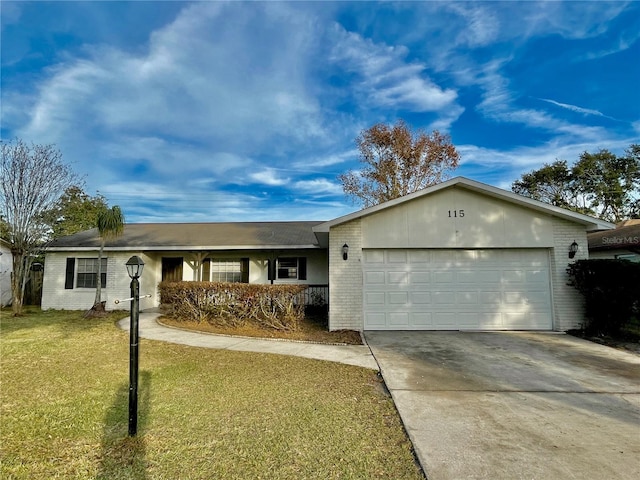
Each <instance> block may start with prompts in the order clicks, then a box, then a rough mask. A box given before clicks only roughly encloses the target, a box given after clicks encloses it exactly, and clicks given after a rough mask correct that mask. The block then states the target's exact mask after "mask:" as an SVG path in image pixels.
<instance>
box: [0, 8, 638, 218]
mask: <svg viewBox="0 0 640 480" xmlns="http://www.w3.org/2000/svg"><path fill="white" fill-rule="evenodd" d="M0 8H1V9H2V10H1V13H2V59H1V61H2V85H1V87H2V93H1V100H2V111H1V122H2V123H1V136H2V138H3V139H4V140H11V139H13V138H16V137H20V138H22V139H24V140H26V141H28V142H34V143H46V144H48V143H54V144H56V145H57V147H58V148H59V149H60V150H61V152H62V154H63V156H64V160H65V161H66V162H68V163H70V164H71V165H72V167H73V169H74V170H75V171H76V172H78V173H79V174H81V175H84V176H85V181H86V186H85V190H86V191H87V192H88V193H89V194H92V195H94V194H96V193H97V192H99V193H101V194H103V195H105V196H106V198H107V200H108V202H109V204H111V205H120V206H121V207H122V209H123V210H124V213H125V215H126V217H127V221H129V222H203V221H266V220H273V221H275V220H328V219H331V218H335V217H337V216H340V215H343V214H346V213H349V212H351V211H354V210H356V209H357V208H358V207H357V206H354V205H353V204H352V203H351V202H350V201H349V200H348V199H347V198H346V197H345V196H344V195H343V193H342V190H341V188H340V184H339V182H338V180H337V178H336V177H337V175H339V174H340V173H344V172H346V171H347V170H349V169H357V168H358V158H357V150H356V149H355V144H354V139H355V137H356V136H357V135H358V133H359V132H360V131H361V130H363V129H365V128H368V127H370V126H371V125H373V124H375V123H378V122H387V123H393V122H395V121H396V120H397V119H398V118H402V119H404V120H406V121H407V122H408V123H409V124H410V125H412V126H413V127H416V128H423V129H425V130H427V131H430V130H432V129H439V130H440V131H441V132H446V133H448V134H450V135H451V138H452V141H453V143H454V144H455V145H456V147H457V148H458V150H459V152H460V154H461V157H462V160H461V165H460V167H459V168H458V169H457V170H456V171H455V173H454V176H455V175H463V176H466V177H469V178H472V179H474V180H478V181H481V182H485V183H488V184H491V185H495V186H498V187H502V188H506V189H509V187H510V185H511V183H512V182H513V181H514V180H515V179H517V178H519V177H520V175H521V174H522V173H524V172H527V171H530V170H532V169H535V168H539V167H540V166H542V165H543V164H544V163H545V162H553V161H554V160H555V159H565V160H568V161H570V162H572V161H574V160H576V159H577V158H578V156H579V155H580V153H582V152H584V151H597V150H598V149H600V148H606V149H609V150H611V151H613V152H614V153H617V154H622V153H623V151H624V149H626V148H627V147H628V146H629V145H630V144H631V143H639V142H640V39H639V37H640V2H600V1H598V2H595V1H594V2H541V3H539V2H471V3H466V2H446V3H445V2H409V3H399V2H388V3H368V2H336V3H329V2H314V3H306V2H294V3H263V2H252V3H238V2H232V3H222V2H198V3H190V2H99V1H92V2H11V1H2V2H1V3H0Z"/></svg>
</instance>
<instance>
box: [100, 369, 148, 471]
mask: <svg viewBox="0 0 640 480" xmlns="http://www.w3.org/2000/svg"><path fill="white" fill-rule="evenodd" d="M150 393H151V374H150V373H149V372H140V380H139V382H138V428H137V432H138V434H137V436H135V437H129V436H128V427H129V384H128V383H126V384H123V385H122V386H121V387H120V388H119V389H118V391H117V392H116V394H115V396H114V399H113V403H112V404H111V407H110V408H109V411H108V412H107V415H106V416H105V419H104V431H103V435H102V452H101V454H100V465H99V469H98V474H97V475H96V480H111V479H114V478H133V479H135V480H144V479H146V478H147V461H146V458H145V456H146V445H145V439H144V430H145V426H146V423H147V419H148V418H149V398H150V396H151V395H150Z"/></svg>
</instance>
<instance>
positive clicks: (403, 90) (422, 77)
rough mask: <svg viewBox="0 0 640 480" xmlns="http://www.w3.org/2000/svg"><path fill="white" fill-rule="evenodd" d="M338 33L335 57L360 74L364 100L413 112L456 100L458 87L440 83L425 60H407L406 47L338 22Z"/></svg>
mask: <svg viewBox="0 0 640 480" xmlns="http://www.w3.org/2000/svg"><path fill="white" fill-rule="evenodd" d="M335 37H336V38H335V44H334V48H333V50H332V56H331V58H332V60H333V61H334V62H336V63H337V64H339V65H341V66H342V67H343V68H344V69H346V70H347V71H351V72H353V73H355V74H356V75H357V77H358V79H357V81H356V82H355V85H356V88H357V89H358V90H359V91H358V92H357V93H358V99H359V101H360V102H362V103H364V104H366V103H371V104H372V105H374V106H378V107H386V108H402V109H405V110H408V111H413V112H436V111H440V110H444V109H446V108H447V107H449V106H451V105H453V104H455V100H456V98H457V93H456V91H455V90H453V89H450V88H448V89H443V88H441V87H439V86H438V85H436V84H435V83H434V82H433V81H432V80H431V79H430V78H429V77H428V75H427V74H426V73H425V72H426V70H427V66H426V65H425V64H423V63H420V62H407V61H406V60H405V58H406V57H407V54H408V50H407V48H406V47H403V46H387V45H383V44H376V43H374V42H373V41H371V40H368V39H365V38H363V37H362V36H361V35H359V34H357V33H353V32H347V31H346V30H344V29H343V28H342V27H341V26H336V28H335Z"/></svg>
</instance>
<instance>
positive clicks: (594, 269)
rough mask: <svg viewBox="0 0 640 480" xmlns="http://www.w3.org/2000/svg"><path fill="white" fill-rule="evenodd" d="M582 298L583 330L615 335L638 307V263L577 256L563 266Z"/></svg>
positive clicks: (639, 296) (635, 313)
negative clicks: (580, 258)
mask: <svg viewBox="0 0 640 480" xmlns="http://www.w3.org/2000/svg"><path fill="white" fill-rule="evenodd" d="M567 273H568V274H569V276H570V278H571V280H570V282H569V285H572V286H574V287H576V288H577V289H578V290H579V291H580V293H581V294H582V295H583V296H584V298H585V307H586V312H585V314H586V319H585V322H584V325H583V328H584V331H585V333H587V334H590V335H615V334H617V333H619V332H620V330H621V329H623V328H624V327H626V326H628V325H629V323H630V322H631V320H632V318H633V317H634V316H637V315H639V310H640V264H638V263H633V262H630V261H628V260H612V259H602V260H578V261H577V262H575V263H573V264H571V265H569V268H568V269H567Z"/></svg>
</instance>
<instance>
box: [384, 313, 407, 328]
mask: <svg viewBox="0 0 640 480" xmlns="http://www.w3.org/2000/svg"><path fill="white" fill-rule="evenodd" d="M388 318H389V325H390V326H391V327H395V328H398V327H408V326H409V313H408V312H396V313H390V314H389V317H388Z"/></svg>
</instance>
